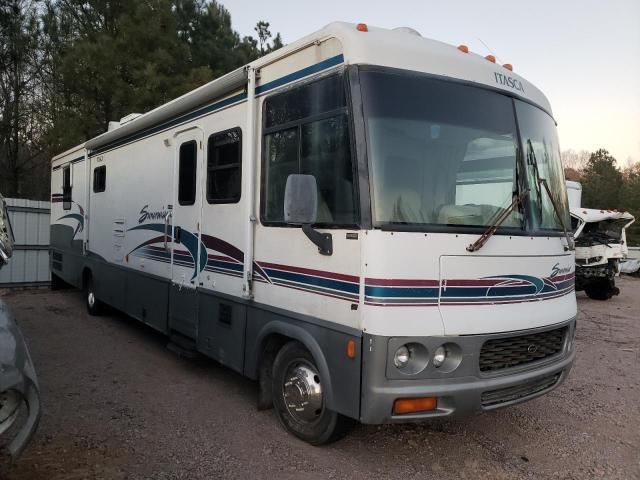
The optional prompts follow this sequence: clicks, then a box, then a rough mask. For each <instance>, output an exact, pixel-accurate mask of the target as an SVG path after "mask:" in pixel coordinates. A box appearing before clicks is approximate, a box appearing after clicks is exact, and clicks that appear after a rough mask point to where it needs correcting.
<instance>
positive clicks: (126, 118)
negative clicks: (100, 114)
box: [120, 113, 142, 125]
mask: <svg viewBox="0 0 640 480" xmlns="http://www.w3.org/2000/svg"><path fill="white" fill-rule="evenodd" d="M140 115H142V114H141V113H130V114H129V115H125V116H124V117H122V118H121V119H120V125H124V124H125V123H129V122H132V121H133V120H135V119H136V118H138V117H139V116H140Z"/></svg>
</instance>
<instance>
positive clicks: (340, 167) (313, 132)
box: [261, 75, 357, 225]
mask: <svg viewBox="0 0 640 480" xmlns="http://www.w3.org/2000/svg"><path fill="white" fill-rule="evenodd" d="M265 112H266V119H265V123H266V125H269V127H271V128H267V129H266V135H265V141H264V150H263V169H262V172H263V173H262V192H261V193H262V201H261V216H262V220H263V222H266V223H283V222H284V191H285V186H286V183H287V178H288V176H289V175H291V174H295V173H303V174H308V175H313V176H314V177H315V178H316V183H317V185H318V217H317V224H319V225H354V224H356V223H357V208H356V201H355V194H354V182H353V165H352V161H351V141H350V133H349V119H348V115H347V109H346V99H345V93H344V86H343V79H342V76H341V75H336V76H331V77H328V78H324V79H321V80H318V81H316V82H313V83H310V84H307V85H303V86H301V87H298V88H295V89H292V90H289V91H287V92H284V93H281V94H276V95H274V96H272V97H270V98H268V99H267V100H266V101H265ZM279 125H282V127H279Z"/></svg>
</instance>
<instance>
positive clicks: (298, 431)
mask: <svg viewBox="0 0 640 480" xmlns="http://www.w3.org/2000/svg"><path fill="white" fill-rule="evenodd" d="M272 381H273V385H272V388H273V397H274V398H273V404H274V407H275V411H276V414H277V416H278V419H279V420H280V422H281V423H282V425H283V426H284V428H285V429H287V430H288V431H289V432H291V433H292V434H294V435H295V436H296V437H298V438H300V439H302V440H304V441H305V442H308V443H310V444H311V445H322V444H325V443H330V442H333V441H336V440H338V439H340V438H342V437H343V436H344V435H346V434H347V433H348V431H349V430H350V429H351V428H352V427H353V425H354V423H355V422H354V421H353V420H352V419H350V418H347V417H345V416H343V415H340V414H339V413H336V412H334V411H332V410H329V409H328V408H327V407H326V402H325V394H324V389H323V385H322V378H320V374H319V371H318V367H317V366H316V363H315V361H314V359H313V357H312V356H311V354H310V353H309V351H308V350H307V349H306V348H304V346H303V345H302V344H300V343H299V342H290V343H288V344H286V345H285V346H284V347H282V349H281V350H280V351H279V352H278V354H277V356H276V358H275V361H274V363H273V375H272Z"/></svg>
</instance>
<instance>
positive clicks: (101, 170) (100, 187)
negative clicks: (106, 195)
mask: <svg viewBox="0 0 640 480" xmlns="http://www.w3.org/2000/svg"><path fill="white" fill-rule="evenodd" d="M106 184H107V167H106V165H102V166H100V167H96V168H94V169H93V191H94V192H95V193H98V192H104V190H105V188H106Z"/></svg>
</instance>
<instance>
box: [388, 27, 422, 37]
mask: <svg viewBox="0 0 640 480" xmlns="http://www.w3.org/2000/svg"><path fill="white" fill-rule="evenodd" d="M393 31H394V32H400V33H408V34H409V35H415V36H416V37H421V36H422V35H420V32H419V31H417V30H415V29H413V28H411V27H396V28H394V29H393Z"/></svg>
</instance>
